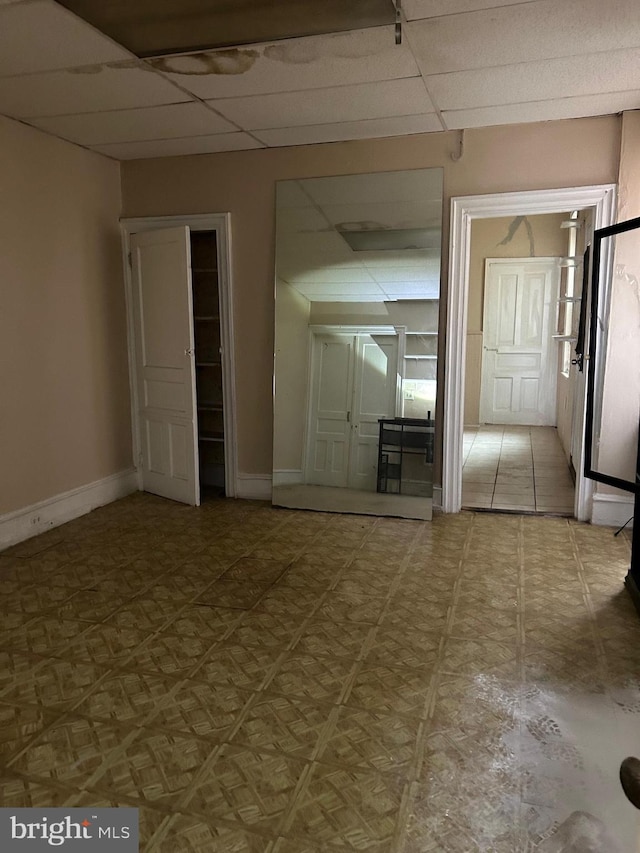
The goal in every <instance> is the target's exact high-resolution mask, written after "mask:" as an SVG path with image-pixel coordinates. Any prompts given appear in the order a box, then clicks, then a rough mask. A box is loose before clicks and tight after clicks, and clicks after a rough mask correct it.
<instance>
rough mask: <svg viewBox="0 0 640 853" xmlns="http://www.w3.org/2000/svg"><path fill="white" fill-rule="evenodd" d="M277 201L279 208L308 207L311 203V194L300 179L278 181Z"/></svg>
mask: <svg viewBox="0 0 640 853" xmlns="http://www.w3.org/2000/svg"><path fill="white" fill-rule="evenodd" d="M276 203H277V205H278V210H280V209H281V208H283V207H306V206H307V205H308V204H309V196H308V195H307V194H306V192H305V191H304V190H303V189H302V186H301V185H300V183H299V181H277V182H276Z"/></svg>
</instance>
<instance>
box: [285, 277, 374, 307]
mask: <svg viewBox="0 0 640 853" xmlns="http://www.w3.org/2000/svg"><path fill="white" fill-rule="evenodd" d="M294 287H295V288H296V290H297V291H299V292H300V293H302V295H303V296H306V298H307V299H308V300H309V301H310V302H336V301H337V300H339V301H341V302H345V301H346V302H381V301H382V300H384V298H385V295H384V293H383V291H382V290H381V289H380V288H379V287H378V286H377V285H375V284H356V283H349V282H343V283H339V282H336V283H334V284H331V283H326V284H324V283H322V284H311V283H309V284H299V285H298V284H296V285H294Z"/></svg>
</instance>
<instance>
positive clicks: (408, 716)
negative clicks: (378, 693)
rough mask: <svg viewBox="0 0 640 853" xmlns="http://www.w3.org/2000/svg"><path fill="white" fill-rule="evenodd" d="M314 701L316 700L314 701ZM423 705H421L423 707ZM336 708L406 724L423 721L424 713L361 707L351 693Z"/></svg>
mask: <svg viewBox="0 0 640 853" xmlns="http://www.w3.org/2000/svg"><path fill="white" fill-rule="evenodd" d="M314 701H316V700H314ZM424 704H425V703H423V705H424ZM336 707H337V708H348V709H352V710H354V711H364V712H366V713H369V714H383V715H385V716H387V717H397V718H398V719H400V720H407V722H414V723H416V722H420V721H421V720H425V719H426V717H425V711H424V710H423V711H421V712H420V713H406V712H404V711H398V710H397V709H395V708H393V709H389V708H383V707H379V706H377V705H375V706H374V705H363V704H360V703H359V702H358V701H357V700H356V701H354V699H353V697H352V695H351V693H350V694H349V695H348V696H347V697H345V699H344V700H343V701H342V702H341V703H340V704H337V705H336Z"/></svg>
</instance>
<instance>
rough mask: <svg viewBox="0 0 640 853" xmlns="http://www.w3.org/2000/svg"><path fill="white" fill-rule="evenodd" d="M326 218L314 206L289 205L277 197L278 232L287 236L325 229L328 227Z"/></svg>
mask: <svg viewBox="0 0 640 853" xmlns="http://www.w3.org/2000/svg"><path fill="white" fill-rule="evenodd" d="M329 227H330V226H329V223H328V222H327V218H326V217H325V216H323V215H322V213H321V212H320V211H319V210H318V209H317V208H315V207H309V206H308V204H307V206H305V207H291V206H286V205H283V204H282V203H281V200H280V198H278V234H281V235H282V236H283V237H287V238H289V237H290V236H291V235H294V234H300V233H304V232H309V231H326V230H327V229H328V228H329Z"/></svg>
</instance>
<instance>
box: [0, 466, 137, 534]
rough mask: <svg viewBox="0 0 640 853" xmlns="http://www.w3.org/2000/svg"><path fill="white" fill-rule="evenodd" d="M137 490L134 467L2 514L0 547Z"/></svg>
mask: <svg viewBox="0 0 640 853" xmlns="http://www.w3.org/2000/svg"><path fill="white" fill-rule="evenodd" d="M137 490H138V476H137V473H136V471H135V470H134V469H133V468H132V469H130V470H127V471H121V472H120V473H119V474H112V475H111V476H109V477H105V478H104V479H102V480H96V482H95V483H87V485H85V486H79V487H78V488H77V489H71V490H70V491H68V492H63V493H62V494H59V495H54V496H53V497H52V498H47V499H46V500H44V501H39V502H38V503H35V504H31V506H26V507H24V508H23V509H18V510H14V511H13V512H8V513H5V514H4V515H0V550H2V549H3V548H8V547H9V546H10V545H16V544H17V543H18V542H23V541H24V540H25V539H30V538H31V537H32V536H37V535H38V534H39V533H44V532H45V531H46V530H51V528H52V527H58V526H59V525H60V524H65V523H66V522H67V521H73V519H74V518H79V517H80V516H81V515H85V514H86V513H88V512H91V510H92V509H96V508H97V507H99V506H104V505H105V504H108V503H111V502H112V501H115V500H118V498H124V497H126V495H130V494H131V493H132V492H136V491H137Z"/></svg>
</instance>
